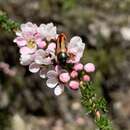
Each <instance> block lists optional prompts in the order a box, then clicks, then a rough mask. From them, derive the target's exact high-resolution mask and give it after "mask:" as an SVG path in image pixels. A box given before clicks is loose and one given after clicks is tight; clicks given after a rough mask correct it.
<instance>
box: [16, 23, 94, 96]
mask: <svg viewBox="0 0 130 130" xmlns="http://www.w3.org/2000/svg"><path fill="white" fill-rule="evenodd" d="M16 35H17V37H16V38H15V39H14V42H15V43H16V44H17V45H18V47H19V48H20V63H21V64H22V65H29V71H30V72H32V73H37V72H39V74H40V77H41V78H47V81H46V84H47V86H48V87H49V88H53V89H54V94H55V95H60V94H61V93H62V92H63V91H64V87H68V88H71V89H72V90H77V89H78V88H79V87H80V82H81V81H84V82H88V81H90V75H89V74H90V73H91V72H94V71H95V66H94V64H92V63H87V64H86V65H83V64H82V63H80V59H81V57H82V56H83V52H84V49H85V43H83V42H82V39H81V38H80V37H79V36H74V37H73V38H71V40H70V41H69V42H68V43H66V51H65V53H66V54H67V59H66V62H65V64H64V65H61V64H60V61H58V58H57V52H56V51H57V38H58V36H59V35H60V34H58V33H57V30H56V27H55V26H54V25H53V23H49V24H41V25H40V26H37V25H36V24H33V23H31V22H28V23H26V24H22V25H21V27H20V30H19V31H17V32H16ZM62 44H63V43H62Z"/></svg>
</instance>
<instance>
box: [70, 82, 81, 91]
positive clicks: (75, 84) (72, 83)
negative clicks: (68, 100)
mask: <svg viewBox="0 0 130 130" xmlns="http://www.w3.org/2000/svg"><path fill="white" fill-rule="evenodd" d="M69 87H70V88H71V89H73V90H77V89H78V88H79V82H78V81H75V80H72V81H70V83H69Z"/></svg>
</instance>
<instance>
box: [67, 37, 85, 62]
mask: <svg viewBox="0 0 130 130" xmlns="http://www.w3.org/2000/svg"><path fill="white" fill-rule="evenodd" d="M84 48H85V44H84V43H83V42H82V40H81V38H80V37H78V36H75V37H73V38H72V39H71V40H70V42H69V43H68V46H67V49H68V54H69V60H68V63H77V62H79V61H80V59H81V57H82V56H83V52H84Z"/></svg>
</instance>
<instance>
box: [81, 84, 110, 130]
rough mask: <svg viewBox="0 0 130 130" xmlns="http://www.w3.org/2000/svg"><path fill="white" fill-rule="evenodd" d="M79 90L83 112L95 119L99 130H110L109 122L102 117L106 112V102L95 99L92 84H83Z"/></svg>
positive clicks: (105, 117) (101, 99)
mask: <svg viewBox="0 0 130 130" xmlns="http://www.w3.org/2000/svg"><path fill="white" fill-rule="evenodd" d="M80 90H81V95H82V97H81V103H82V105H83V106H84V108H85V110H86V111H87V112H88V113H90V114H91V115H92V117H93V118H94V119H95V122H96V125H97V127H98V128H99V130H112V127H111V122H110V121H109V119H108V118H107V116H104V114H105V112H107V107H106V106H107V103H106V100H105V99H104V98H98V97H97V95H96V91H95V88H94V86H93V84H92V83H83V84H82V85H81V89H80ZM101 114H102V115H101Z"/></svg>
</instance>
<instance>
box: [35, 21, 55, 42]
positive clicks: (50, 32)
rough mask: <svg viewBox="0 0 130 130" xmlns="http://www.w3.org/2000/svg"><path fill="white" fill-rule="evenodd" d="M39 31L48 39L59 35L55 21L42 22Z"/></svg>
mask: <svg viewBox="0 0 130 130" xmlns="http://www.w3.org/2000/svg"><path fill="white" fill-rule="evenodd" d="M38 32H39V33H40V34H41V36H42V37H43V38H46V39H47V40H51V39H55V38H56V36H57V32H56V27H55V26H54V25H53V23H48V24H41V25H40V27H39V28H38Z"/></svg>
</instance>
